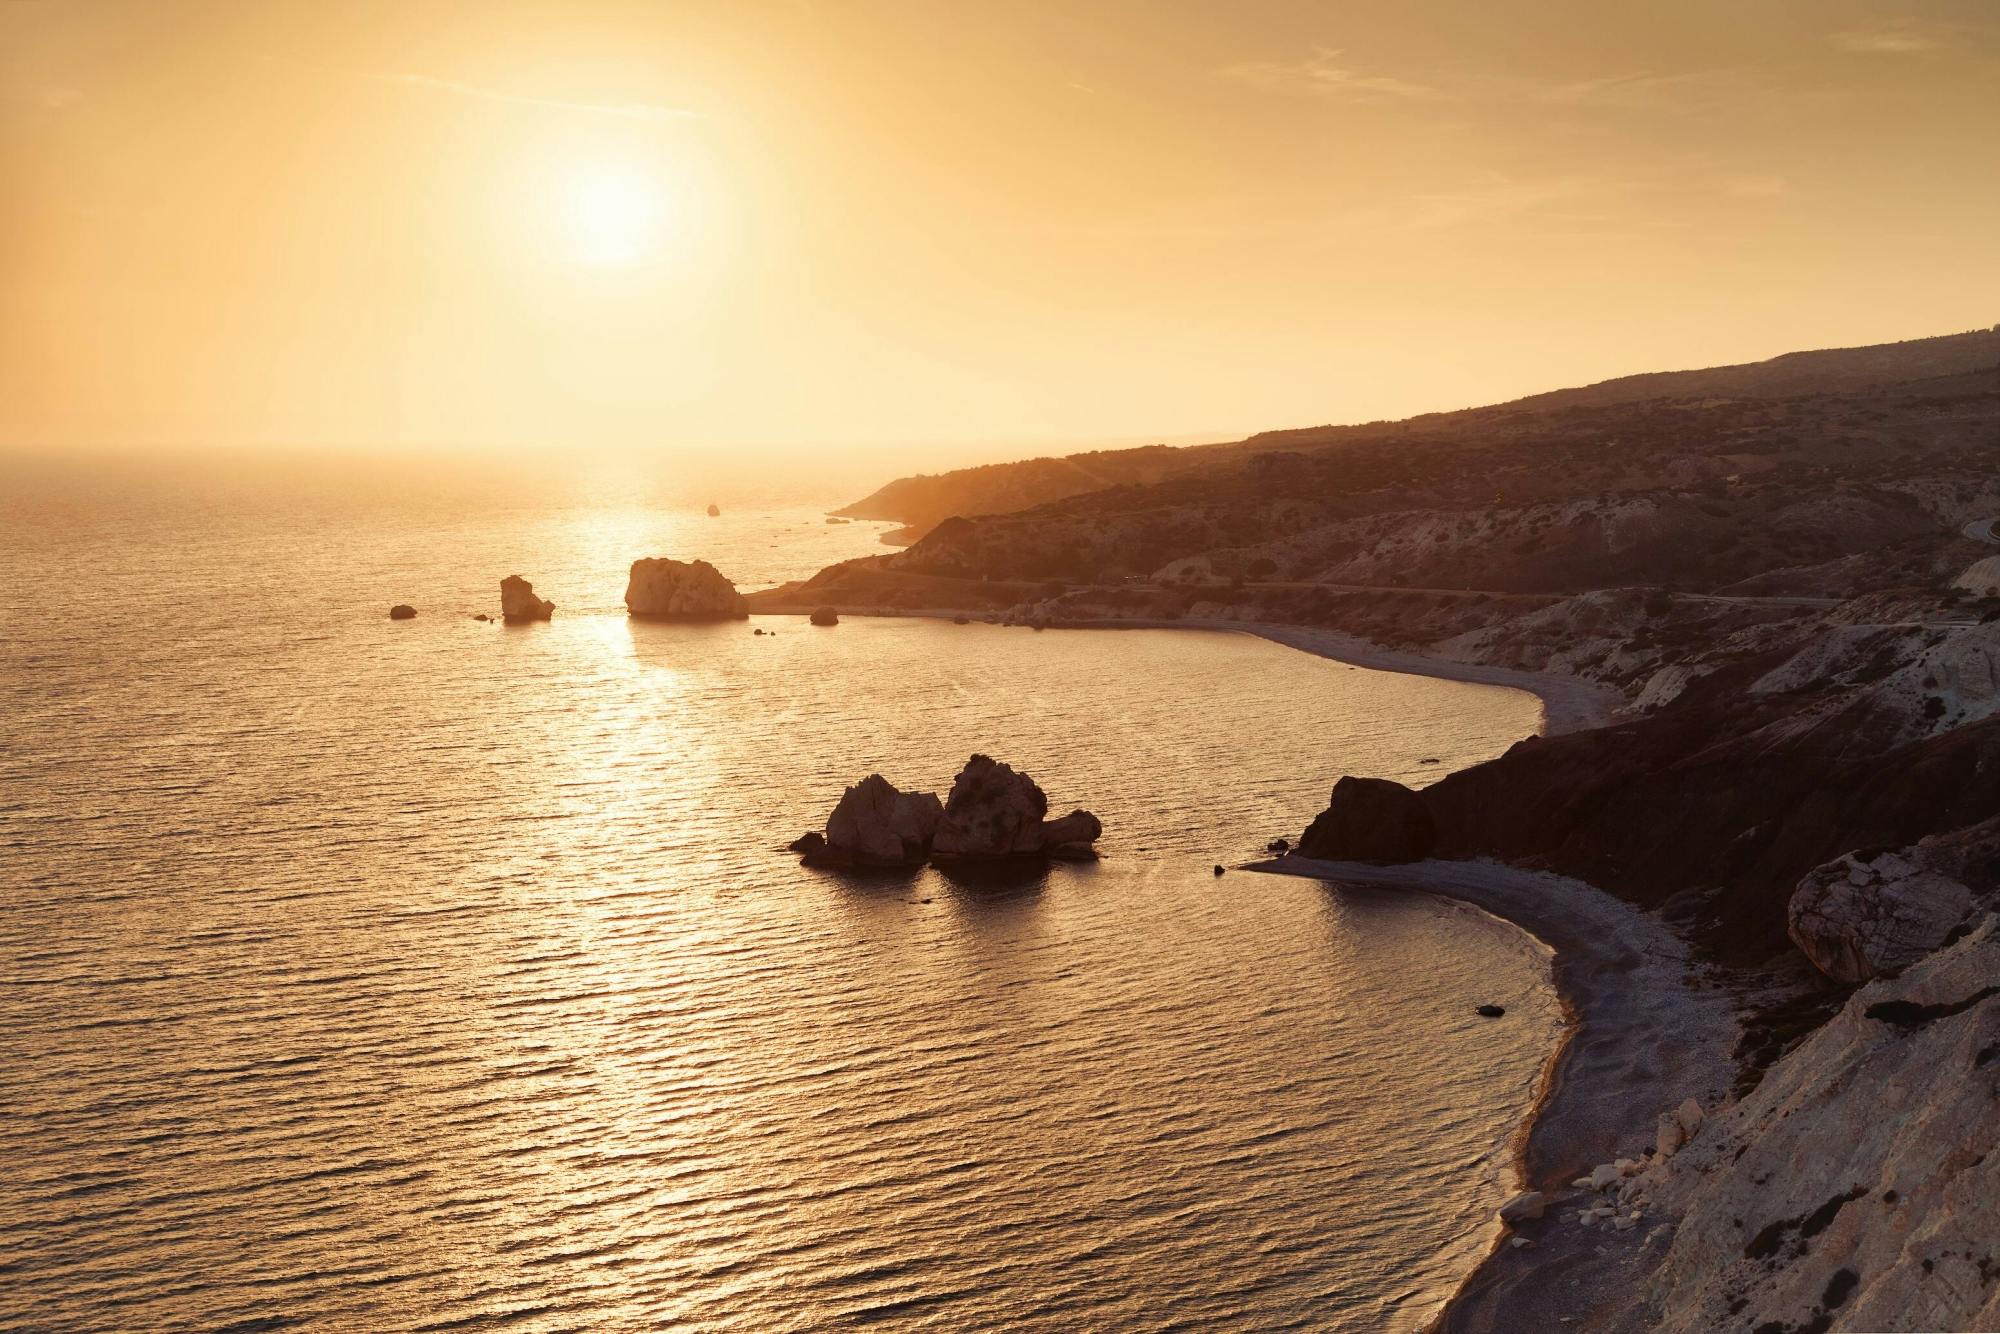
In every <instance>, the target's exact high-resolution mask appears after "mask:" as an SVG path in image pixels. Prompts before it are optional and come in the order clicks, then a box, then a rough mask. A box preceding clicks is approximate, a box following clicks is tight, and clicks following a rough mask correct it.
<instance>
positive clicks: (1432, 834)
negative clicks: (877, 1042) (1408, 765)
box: [1297, 774, 1437, 862]
mask: <svg viewBox="0 0 2000 1334" xmlns="http://www.w3.org/2000/svg"><path fill="white" fill-rule="evenodd" d="M1436 845H1437V826H1436V824H1435V822H1434V820H1433V819H1432V816H1431V812H1430V809H1429V808H1428V807H1427V806H1425V805H1424V801H1423V798H1422V797H1420V796H1418V795H1417V794H1416V793H1415V792H1413V791H1411V790H1410V789H1409V788H1407V787H1404V786H1403V785H1402V784H1401V783H1396V782H1391V781H1390V780H1389V779H1387V778H1356V777H1354V776H1353V775H1351V774H1350V775H1348V776H1347V777H1345V778H1342V779H1341V780H1340V781H1339V782H1337V783H1335V784H1334V785H1333V795H1332V796H1331V797H1330V798H1329V799H1328V801H1327V806H1326V809H1325V810H1324V811H1321V812H1320V813H1319V815H1318V816H1316V817H1315V818H1314V819H1313V822H1312V824H1311V825H1309V826H1307V828H1306V832H1305V833H1304V834H1302V835H1301V836H1300V837H1299V846H1298V848H1297V851H1298V853H1299V855H1300V856H1302V857H1323V858H1326V859H1327V860H1329V861H1343V862H1420V861H1422V860H1423V859H1424V858H1426V857H1428V856H1430V855H1431V850H1432V849H1433V848H1434V847H1436Z"/></svg>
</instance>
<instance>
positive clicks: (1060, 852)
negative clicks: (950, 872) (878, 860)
mask: <svg viewBox="0 0 2000 1334" xmlns="http://www.w3.org/2000/svg"><path fill="white" fill-rule="evenodd" d="M1048 811H1049V799H1048V798H1047V797H1046V796H1045V795H1043V793H1042V789H1041V787H1040V786H1039V785H1038V784H1037V783H1036V782H1035V780H1034V779H1032V778H1030V777H1028V775H1026V774H1024V773H1019V772H1017V771H1016V770H1015V769H1014V768H1013V767H1012V766H1011V765H1006V764H1002V763H1000V762H999V761H998V760H995V759H992V758H991V757H989V756H985V755H974V756H973V757H972V758H971V759H969V760H967V761H966V763H965V767H964V768H963V769H961V770H959V772H958V777H957V778H956V779H954V780H953V781H952V785H951V794H950V796H949V797H947V798H946V800H945V804H944V821H943V823H942V824H940V825H939V826H938V832H937V841H936V842H935V843H934V844H933V845H932V849H931V850H932V854H933V855H934V856H936V857H937V858H938V859H939V860H945V861H983V860H993V859H996V858H1003V857H1023V856H1027V857H1039V856H1065V855H1089V850H1090V845H1091V844H1092V843H1094V842H1096V841H1097V839H1098V837H1099V835H1101V834H1102V833H1103V832H1104V827H1103V825H1101V824H1100V823H1099V822H1098V819H1097V817H1096V816H1095V815H1092V814H1091V813H1090V812H1089V811H1084V810H1076V811H1071V812H1070V813H1069V814H1068V815H1065V816H1062V817H1060V818H1059V819H1055V820H1049V819H1046V818H1045V817H1046V816H1047V815H1048Z"/></svg>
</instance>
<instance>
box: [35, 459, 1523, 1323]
mask: <svg viewBox="0 0 2000 1334" xmlns="http://www.w3.org/2000/svg"><path fill="white" fill-rule="evenodd" d="M3 521H4V523H5V525H6V527H5V549H6V553H7V557H8V559H7V572H6V578H5V580H4V583H0V626H4V627H5V629H4V635H5V638H4V639H0V881H4V895H3V896H0V1088H4V1089H5V1099H4V1103H0V1326H4V1327H5V1328H9V1329H42V1328H56V1329H60V1328H90V1329H120V1330H139V1329H147V1330H151V1329H167V1328H176V1329H179V1328H236V1329H265V1328H291V1327H301V1328H313V1329H357V1330H360V1329H369V1330H372V1329H448V1328H449V1329H470V1328H486V1327H502V1326H504V1327H508V1328H517V1329H527V1330H540V1329H550V1330H554V1329H576V1330H585V1329H592V1330H594V1329H689V1330H693V1329H701V1330H743V1331H772V1330H793V1329H817V1328H838V1327H846V1326H860V1325H873V1326H884V1327H888V1328H937V1329H975V1328H976V1329H999V1328H1007V1329H1038V1330H1039V1329H1047V1330H1075V1329H1110V1328H1120V1329H1123V1328H1130V1329H1281V1328H1304V1329H1335V1330H1346V1329H1352V1330H1375V1329H1384V1328H1387V1329H1399V1328H1409V1327H1410V1326H1412V1325H1414V1324H1415V1323H1417V1322H1418V1321H1419V1320H1420V1319H1421V1318H1422V1316H1423V1315H1424V1314H1426V1313H1427V1312H1428V1310H1429V1309H1430V1307H1431V1305H1432V1304H1433V1303H1434V1302H1435V1300H1436V1299H1437V1298H1438V1297H1439V1296H1440V1295H1441V1294H1443V1293H1444V1292H1446V1291H1448V1290H1449V1288H1450V1287H1451V1286H1452V1285H1453V1284H1454V1283H1455V1281H1456V1280H1457V1278H1458V1277H1459V1276H1460V1275H1461V1274H1462V1273H1463V1271H1464V1270H1465V1269H1466V1268H1467V1267H1468V1266H1469V1265H1470V1263H1471V1262H1472V1261H1473V1259H1475V1258H1476V1256H1477V1254H1478V1252H1479V1251H1480V1250H1481V1249H1482V1248H1483V1247H1484V1245H1485V1244H1486V1241H1487V1238H1488V1231H1487V1228H1488V1221H1487V1220H1488V1219H1490V1217H1491V1211H1492V1209H1493V1207H1494V1205H1495V1204H1496V1203H1497V1201H1498V1200H1499V1199H1500V1198H1502V1197H1503V1196H1504V1194H1505V1193H1506V1191H1507V1189H1508V1188H1509V1184H1510V1183H1509V1180H1508V1168H1507V1153H1506V1149H1505V1146H1506V1142H1507V1140H1508V1138H1509V1136H1510V1134H1511V1133H1512V1132H1513V1131H1514V1130H1515V1128H1516V1127H1517V1125H1518V1124H1519V1121H1520V1119H1521V1117H1522V1114H1523V1112H1524V1109H1525V1108H1526V1106H1527V1103H1528V1100H1529V1098H1530V1096H1531V1093H1532V1089H1533V1084H1534V1080H1535V1076H1536V1073H1537V1071H1538V1068H1539V1066H1540V1063H1541V1062H1542V1060H1543V1059H1544V1057H1545V1056H1546V1054H1547V1052H1548V1050H1549V1049H1550V1046H1551V1043H1552V1040H1553V1035H1554V1032H1555V1027H1556V1023H1557V1016H1556V1013H1555V1009H1554V1006H1553V1003H1552V1001H1551V1000H1550V998H1549V996H1548V994H1547V992H1546V989H1545V985H1544V965H1543V962H1542V960H1541V959H1540V958H1539V957H1538V954H1537V952H1536V950H1535V949H1534V948H1533V947H1532V945H1531V943H1530V942H1528V941H1526V939H1525V938H1524V937H1522V936H1520V935H1519V934H1518V933H1516V932H1514V931H1513V930H1512V929H1511V928H1507V927H1504V926H1502V925H1500V924H1498V923H1495V922H1492V921H1491V920H1490V919H1486V918H1484V917H1481V916H1480V915H1478V914H1476V913H1472V912H1470V911H1469V910H1464V909H1456V908H1452V907H1450V906H1447V905H1444V904H1442V903H1440V902H1438V901H1434V900H1429V899H1425V898H1420V897H1416V898H1413V897H1398V896H1388V895H1376V894H1367V893H1358V892H1353V891H1342V890H1338V889H1334V888H1330V887H1324V886H1318V885H1314V884H1311V883H1308V882H1303V881H1298V880H1291V879H1285V878H1279V877H1263V876H1256V875H1251V874H1244V873H1232V874H1229V875H1226V876H1224V877H1221V878H1216V877H1215V876H1213V875H1212V873H1211V871H1210V866H1211V863H1214V862H1218V861H1224V862H1226V861H1232V860H1237V859H1241V858H1243V857H1245V856H1247V855H1249V854H1251V853H1252V852H1254V851H1255V850H1256V849H1257V848H1258V847H1261V845H1262V843H1263V842H1264V840H1265V839H1267V838H1269V837H1271V836H1273V835H1275V834H1279V833H1289V834H1295V833H1296V832H1297V830H1298V828H1299V827H1300V826H1301V825H1302V824H1303V823H1304V821H1305V820H1306V819H1307V818H1308V817H1309V816H1310V815H1311V814H1312V812H1313V811H1315V810H1316V809H1317V808H1318V807H1319V806H1320V805H1321V804H1322V803H1323V801H1324V799H1325V794H1326V790H1327V788H1328V786H1329V785H1330V784H1331V782H1332V780H1333V779H1334V778H1335V777H1336V776H1337V775H1338V774H1340V773H1343V772H1356V773H1371V774H1384V775H1390V776H1395V777H1402V778H1408V779H1412V780H1416V781H1422V780H1424V779H1427V778H1429V777H1432V776H1434V775H1435V774H1437V773H1440V772H1443V771H1446V770H1449V769H1450V768H1452V767H1455V766H1458V765H1462V764H1465V763H1469V762H1472V761H1475V760H1478V759H1481V758H1483V757H1486V756H1489V755H1491V754H1494V753H1496V752H1497V751H1498V750H1500V749H1501V748H1502V747H1504V746H1505V745H1506V744H1507V743H1508V742H1510V741H1512V740H1514V739H1516V738H1518V737H1519V736H1521V735H1524V734H1526V733H1527V732H1529V731H1531V730H1532V728H1533V727H1534V724H1535V719H1536V707H1535V704H1534V701H1532V700H1531V699H1529V698H1528V697H1527V696H1525V695H1521V694H1519V693H1517V692H1511V691H1504V690H1498V689H1493V688H1487V687H1476V686H1464V685H1454V684H1447V683H1442V682H1436V681H1429V680H1424V679H1420V678H1415V677H1408V676H1394V675H1385V674H1380V673H1372V672H1365V671H1359V670H1355V669H1352V668H1347V667H1344V666H1341V665H1339V664H1334V663H1329V662H1325V661H1321V660H1318V659H1314V658H1311V657H1307V656H1304V655H1301V654H1298V653H1295V652H1292V651H1289V650H1286V649H1282V648H1279V647H1277V646H1274V645H1271V644H1268V643H1265V642H1262V641H1259V640H1256V639H1252V638H1248V637H1243V636H1235V635H1224V634H1206V633H1195V632H1173V631H1125V632H1114V631H1101V632H1055V633H1047V634H1036V633H1033V632H1030V631H1024V630H1008V629H1000V628H994V627H988V626H980V625H973V626H954V625H949V624H943V623H935V622H923V621H906V620H871V619H865V618H857V619H850V620H848V621H847V622H846V623H844V624H843V625H841V626H840V627H839V628H838V629H835V630H831V631H825V630H813V629H810V628H809V627H807V626H805V625H804V624H803V623H802V622H801V621H799V620H796V619H791V618H770V619H765V620H761V621H760V622H758V623H759V624H761V625H764V626H766V627H767V628H774V629H775V630H776V631H777V633H776V635H775V636H762V637H759V636H753V635H751V633H750V630H749V628H748V627H746V626H742V625H729V626H721V627H679V626H664V625H652V624H633V623H630V622H628V621H627V620H626V619H625V618H624V617H623V616H622V614H619V613H618V611H617V608H618V606H619V599H620V596H621V594H622V591H623V584H624V570H625V566H626V565H627V564H628V563H629V562H630V561H631V559H632V558H633V557H635V556H640V555H676V556H682V557H696V556H700V557H706V558H708V559H711V560H714V561H715V562H716V563H717V564H718V565H720V566H721V567H722V568H723V570H724V571H725V572H727V573H729V574H731V575H732V576H734V577H735V578H737V580H738V581H739V583H741V584H743V585H745V586H753V585H757V584H761V583H769V582H775V581H777V580H779V579H782V578H787V577H796V576H799V575H803V574H806V573H810V572H811V571H812V570H814V569H817V568H818V567H819V566H821V565H823V564H825V563H827V562H829V561H832V560H836V559H841V558H844V557H846V556H849V555H855V554H865V553H867V552H869V551H872V550H875V549H877V548H876V547H875V545H874V541H875V538H874V534H875V528H874V526H871V525H849V526H827V525H825V524H823V523H822V522H821V520H820V513H819V511H818V510H817V509H812V508H799V509H772V508H766V509H756V508H754V507H751V508H746V509H743V510H741V511H738V510H737V509H735V508H732V509H731V510H730V511H729V512H727V513H725V514H724V516H723V517H722V518H721V519H716V520H711V519H707V518H704V517H702V516H701V515H700V514H699V512H697V511H694V510H690V509H686V508H682V509H676V510H667V509H662V508H659V507H658V506H654V505H648V504H640V503H631V502H628V501H625V500H621V499H620V498H619V497H618V496H616V495H611V496H606V495H594V496H583V497H581V498H572V499H569V500H552V499H548V498H546V497H543V496H539V495H538V496H535V497H532V498H527V499H524V498H520V497H515V496H506V495H500V496H497V497H496V496H494V495H492V494H485V495H480V496H471V497H458V498H454V497H451V496H448V495H440V494H437V493H424V494H354V493H351V492H344V491H341V490H340V489H338V488H335V489H332V490H327V489H324V488H322V489H319V490H302V491H298V492H281V493H278V494H272V493H270V492H269V491H268V490H264V491H255V492H254V493H253V492H252V491H251V490H248V489H242V488H227V487H225V488H220V489H216V488H208V489H201V488H195V489H191V490H187V491H179V490H176V491H172V492H170V493H155V492H153V491H151V490H149V489H147V488H132V487H125V488H122V489H120V490H119V493H118V494H117V495H116V496H114V497H112V498H106V497H105V496H104V495H102V494H93V493H92V492H91V490H90V488H88V487H85V488H81V489H76V488H71V489H65V490H63V491H62V492H60V494H57V495H54V496H53V497H52V496H51V495H48V494H43V495H40V496H17V497H16V498H15V499H14V500H12V501H10V502H7V503H6V509H5V513H4V520H3ZM516 572H518V573H521V574H524V575H526V576H527V577H529V578H530V579H532V580H534V582H535V584H536V587H537V589H538V591H540V592H542V593H543V594H545V595H547V596H550V597H552V598H554V599H555V601H556V602H557V603H558V605H559V608H560V610H559V611H558V612H557V616H556V619H555V621H554V622H552V623H551V624H548V625H542V626H534V627H526V628H517V629H503V628H500V627H498V626H493V625H485V624H480V623H477V622H474V621H473V620H471V619H470V616H471V614H472V613H473V612H474V611H479V610H487V611H491V610H493V609H494V605H495V602H496V600H497V592H496V588H495V585H496V583H497V581H498V579H499V578H500V576H502V575H504V574H509V573H516ZM397 601H409V602H412V603H415V604H416V605H417V606H418V607H419V608H420V609H421V613H422V614H421V615H420V617H419V618H418V619H417V620H416V621H414V622H408V623H392V622H390V621H389V620H387V619H386V611H387V608H388V606H389V604H390V603H392V602H397ZM973 750H985V751H989V752H991V753H993V754H995V755H997V756H999V757H1001V758H1004V759H1007V760H1009V761H1011V762H1013V763H1014V764H1016V765H1018V766H1022V767H1025V768H1026V769H1028V770H1029V771H1030V772H1032V773H1033V774H1034V775H1035V776H1036V777H1037V778H1038V779H1039V780H1040V781H1041V782H1042V784H1043V786H1044V787H1045V788H1046V789H1047V790H1048V792H1049V794H1050V798H1051V801H1052V802H1053V803H1055V804H1057V805H1059V806H1060V807H1062V808H1063V809H1067V808H1068V807H1069V806H1070V805H1073V804H1080V805H1085V806H1088V807H1090V808H1091V809H1093V810H1095V811H1097V812H1098V813H1099V815H1100V816H1102V817H1103V819H1104V821H1105V824H1106V827H1107V834H1106V837H1105V839H1104V843H1103V850H1104V853H1105V860H1104V861H1103V862H1101V863H1100V864H1097V865H1095V866H1082V867H1075V866H1065V867H1060V868H1057V869H1054V870H1052V871H1050V872H1048V873H1046V874H1042V875H1036V876H1032V877H1029V878H1026V879H1022V878H1018V877H1017V878H1011V879H1008V878H1003V879H997V880H996V879H990V878H973V877H963V876H960V877H954V876H950V875H943V874H939V873H937V872H932V871H925V872H919V873H910V874H903V875H879V876H872V877H844V876H840V875H836V874H831V873H824V872H815V871H808V870H803V869H801V868H800V867H799V866H798V865H797V864H796V862H795V860H794V859H793V858H792V857H790V856H788V855H786V854H784V853H783V852H782V851H781V850H780V849H781V848H782V845H783V844H784V843H785V842H787V841H789V840H790V839H791V838H792V837H794V836H795V835H796V834H797V833H799V832H800V831H802V830H804V829H805V828H807V827H809V826H812V825H816V824H817V823H818V822H819V821H820V820H821V819H822V818H823V816H824V814H825V812H826V811H827V809H828V808H830V806H831V805H832V803H833V801H834V800H835V799H836V798H837V797H838V795H839V793H840V789H841V787H842V786H843V785H844V784H846V783H849V782H852V781H854V780H856V779H857V778H859V777H861V776H862V775H864V774H866V773H868V772H870V771H875V770H879V771H881V772H882V773H884V774H885V775H887V776H888V777H889V778H891V779H892V780H893V781H895V782H897V783H899V784H901V785H904V786H918V785H920V786H928V787H933V788H936V789H938V790H942V789H943V788H944V787H946V786H947V785H948V784H949V782H950V779H951V775H952V773H953V772H954V771H955V770H956V768H957V766H958V765H959V764H961V763H962V762H963V761H964V759H965V756H966V755H967V754H968V753H969V752H971V751H973ZM1433 756H1434V757H1438V758H1439V759H1441V760H1442V761H1443V763H1442V764H1440V765H1436V766H1426V765H1421V764H1420V763H1419V761H1420V760H1422V759H1423V758H1425V757H1433ZM1482 1001H1497V1002H1500V1003H1502V1004H1505V1005H1506V1006H1508V1007H1509V1011H1510V1013H1509V1015H1508V1018H1507V1019H1506V1020H1503V1021H1501V1022H1498V1023H1494V1022H1489V1021H1484V1020H1480V1019H1477V1018H1476V1017H1474V1016H1473V1015H1472V1013H1471V1007H1472V1006H1473V1005H1474V1004H1476V1003H1478V1002H1482Z"/></svg>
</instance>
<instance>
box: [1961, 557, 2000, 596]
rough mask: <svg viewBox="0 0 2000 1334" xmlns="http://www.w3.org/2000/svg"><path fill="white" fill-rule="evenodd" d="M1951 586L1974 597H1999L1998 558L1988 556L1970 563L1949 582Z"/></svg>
mask: <svg viewBox="0 0 2000 1334" xmlns="http://www.w3.org/2000/svg"><path fill="white" fill-rule="evenodd" d="M1951 586H1952V587H1953V588H1957V589H1963V590H1964V591H1965V592H1967V593H1970V594H1972V595H1973V596H1974V597H1981V598H1990V597H2000V556H1988V557H1986V558H1985V559H1984V560H1976V561H1974V562H1972V564H1970V565H1968V566H1966V567H1965V571H1964V573H1962V574H1960V575H1959V576H1958V578H1956V579H1954V580H1952V581H1951Z"/></svg>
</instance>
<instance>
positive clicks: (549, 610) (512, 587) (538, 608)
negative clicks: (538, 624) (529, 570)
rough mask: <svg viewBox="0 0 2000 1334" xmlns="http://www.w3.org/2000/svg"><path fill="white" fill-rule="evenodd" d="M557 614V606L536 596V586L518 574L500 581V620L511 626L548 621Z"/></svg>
mask: <svg viewBox="0 0 2000 1334" xmlns="http://www.w3.org/2000/svg"><path fill="white" fill-rule="evenodd" d="M555 614H556V604H555V603H553V602H550V601H549V600H548V599H547V598H538V597H536V596H535V586H534V585H533V584H531V583H529V582H528V581H527V580H526V579H523V578H522V577H521V576H520V575H518V574H510V575H508V576H507V577H506V578H505V579H502V580H501V581H500V619H501V620H503V621H505V622H507V624H509V625H522V624H525V623H526V622H528V621H546V620H548V619H549V618H550V617H551V616H554V615H555Z"/></svg>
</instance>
